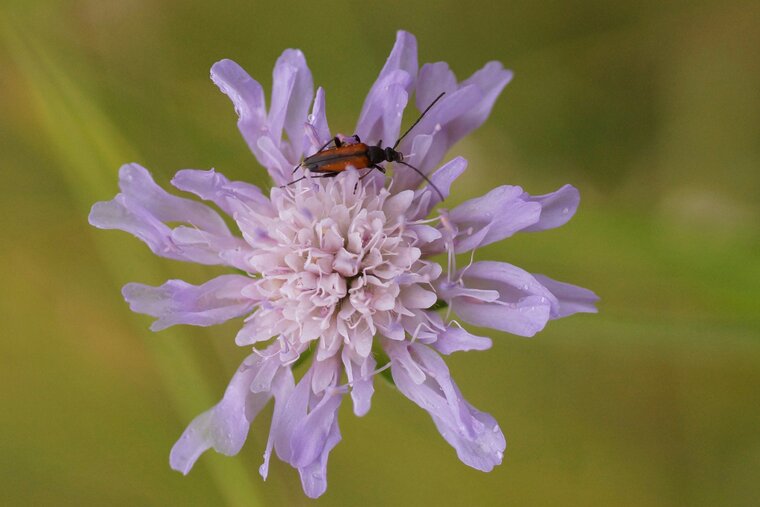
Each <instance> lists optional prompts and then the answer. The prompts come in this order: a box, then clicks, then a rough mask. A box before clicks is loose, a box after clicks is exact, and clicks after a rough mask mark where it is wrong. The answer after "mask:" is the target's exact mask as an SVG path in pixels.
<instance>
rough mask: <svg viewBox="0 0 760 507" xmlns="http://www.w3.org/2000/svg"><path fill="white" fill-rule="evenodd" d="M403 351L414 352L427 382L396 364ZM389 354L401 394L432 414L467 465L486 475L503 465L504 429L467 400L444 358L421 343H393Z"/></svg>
mask: <svg viewBox="0 0 760 507" xmlns="http://www.w3.org/2000/svg"><path fill="white" fill-rule="evenodd" d="M386 343H388V342H386ZM401 348H408V349H409V350H410V351H411V352H412V356H413V357H414V359H415V361H416V362H417V364H418V365H419V368H421V369H422V370H423V371H424V372H425V376H426V380H425V382H423V383H417V382H415V381H414V380H413V379H412V378H411V377H409V375H408V370H407V369H406V368H403V367H400V365H399V364H397V363H396V361H395V356H397V353H398V351H399V349H401ZM386 350H387V352H388V355H389V356H390V357H391V373H392V375H393V380H394V382H395V384H396V386H397V387H398V389H399V391H401V393H402V394H403V395H404V396H406V397H407V398H409V399H410V400H412V401H413V402H415V403H416V404H417V405H419V406H420V407H422V408H423V409H425V410H426V411H427V412H428V413H429V414H430V416H431V417H432V418H433V421H434V422H435V425H436V427H437V428H438V431H439V432H440V433H441V435H442V436H443V437H444V438H445V439H446V441H447V442H448V443H449V444H450V445H451V446H452V447H454V449H455V450H456V451H457V456H459V459H460V460H462V462H463V463H465V464H466V465H469V466H471V467H473V468H476V469H478V470H482V471H484V472H489V471H491V470H492V469H493V467H494V466H496V465H498V464H500V463H501V460H502V457H503V455H504V449H505V447H506V441H505V439H504V435H503V434H502V432H501V429H500V428H499V426H498V424H496V421H495V420H494V419H493V418H492V417H491V416H490V415H488V414H485V413H483V412H480V411H478V410H476V409H475V408H473V406H472V405H470V404H469V403H468V402H467V401H465V400H464V398H463V396H462V393H461V392H460V391H459V388H458V387H457V385H456V384H455V383H454V381H453V380H452V379H451V377H450V374H449V370H448V368H447V367H446V364H445V363H444V362H443V360H441V358H440V356H438V355H437V354H436V353H435V352H434V351H432V350H431V349H429V348H428V347H427V346H425V345H422V344H420V343H415V344H412V345H409V344H398V343H397V342H392V344H391V346H390V347H388V348H386Z"/></svg>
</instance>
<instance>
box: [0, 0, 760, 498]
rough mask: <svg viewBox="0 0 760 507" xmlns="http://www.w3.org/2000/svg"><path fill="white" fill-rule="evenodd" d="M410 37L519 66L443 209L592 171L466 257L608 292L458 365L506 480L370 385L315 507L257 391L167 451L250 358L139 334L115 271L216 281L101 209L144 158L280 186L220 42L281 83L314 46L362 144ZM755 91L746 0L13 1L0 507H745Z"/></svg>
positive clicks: (3, 221)
mask: <svg viewBox="0 0 760 507" xmlns="http://www.w3.org/2000/svg"><path fill="white" fill-rule="evenodd" d="M398 28H405V29H407V30H410V31H411V32H413V33H414V34H415V35H416V36H417V38H418V42H419V48H420V62H421V63H423V62H430V61H438V60H445V61H447V62H449V63H450V64H451V66H452V68H453V69H454V70H455V72H456V73H457V75H458V76H459V77H460V79H461V78H464V77H466V76H467V75H469V74H470V73H471V72H473V71H475V70H476V69H477V68H479V67H480V66H481V65H482V64H483V63H485V62H486V61H487V60H492V59H496V60H500V61H502V62H504V63H505V65H507V66H508V67H510V68H512V69H514V71H515V75H516V77H515V79H514V81H513V82H512V84H510V85H509V86H508V87H507V89H506V90H505V92H504V94H503V95H502V98H501V99H500V100H499V101H498V103H497V105H496V107H495V109H494V112H493V115H492V117H491V118H490V120H489V121H488V122H487V123H486V125H485V126H483V127H482V128H481V129H479V130H478V131H476V132H475V133H474V134H473V135H471V136H469V137H468V138H467V139H466V140H464V141H463V142H461V143H460V144H459V145H457V146H456V147H455V148H454V149H453V151H452V153H451V154H450V156H454V155H455V154H461V155H464V156H465V157H467V158H468V159H469V160H470V168H469V169H468V172H467V173H466V175H465V176H464V177H463V178H461V179H460V180H459V181H458V182H457V184H456V187H455V190H454V196H453V197H452V198H451V200H450V205H452V206H453V205H454V204H455V203H456V202H459V201H462V200H464V199H467V198H471V197H474V196H476V195H479V194H482V193H483V192H485V191H486V190H488V189H489V188H490V187H493V186H495V185H496V184H504V183H511V184H519V185H522V186H523V187H525V188H526V189H527V190H529V191H530V192H532V193H534V194H541V193H545V192H549V191H551V190H553V189H555V188H557V187H559V186H560V185H561V184H564V183H566V182H571V183H573V184H575V185H576V186H578V187H579V188H580V189H581V194H582V205H581V208H580V210H579V213H578V214H577V215H576V217H575V218H574V219H573V220H572V221H571V222H570V223H569V224H568V225H567V226H565V227H563V228H561V229H558V230H554V231H549V232H545V233H541V234H526V235H521V236H519V237H515V238H512V239H509V240H508V241H505V242H503V243H500V244H498V245H492V246H490V247H488V248H484V249H482V250H481V251H479V252H478V258H480V259H488V258H491V259H498V260H504V261H508V262H513V263H515V264H517V265H519V266H522V267H525V268H527V269H529V270H530V271H535V272H544V273H547V274H550V275H551V276H554V277H556V278H558V279H561V280H566V281H569V282H574V283H577V284H580V285H583V286H586V287H590V288H592V289H594V290H595V291H597V293H598V294H599V295H600V296H601V297H602V302H601V304H600V310H601V311H600V313H599V314H598V315H580V316H574V317H572V318H569V319H564V320H561V321H557V322H553V323H551V325H550V326H549V327H548V328H547V329H546V330H545V331H544V332H543V333H541V334H540V335H539V336H537V337H536V338H535V339H530V340H526V339H522V338H517V337H512V336H507V335H498V333H491V334H492V335H493V336H494V338H495V346H494V348H493V349H492V350H490V351H488V352H473V353H468V354H460V355H455V356H454V357H451V358H450V361H449V363H450V366H451V368H452V371H453V373H454V375H455V377H456V379H457V381H458V382H459V384H460V386H461V388H462V390H463V392H464V393H465V395H466V396H467V397H468V399H469V400H470V401H471V402H472V403H473V404H474V405H475V406H477V407H479V408H481V409H483V410H486V411H489V412H491V413H492V414H493V415H494V416H495V417H496V418H497V419H498V420H499V421H500V423H501V426H502V428H503V429H504V432H505V434H506V435H507V439H508V446H507V453H506V456H505V459H504V463H503V465H502V466H501V467H499V468H497V469H496V470H495V471H493V472H492V473H490V474H483V473H480V472H477V471H474V470H471V469H469V468H467V467H466V466H464V465H462V464H461V463H460V462H459V461H458V459H457V458H456V455H455V453H454V451H453V450H452V449H451V448H450V447H449V446H448V445H447V444H446V443H445V442H444V441H443V439H442V438H440V436H439V435H438V434H437V432H436V431H435V428H434V426H433V424H432V422H431V421H430V419H429V417H428V416H427V415H426V414H425V413H423V412H422V411H421V410H419V409H418V408H417V407H416V406H414V405H412V404H411V403H410V402H409V401H408V400H406V399H404V398H403V397H402V396H400V395H399V394H398V393H396V392H394V389H393V388H392V387H391V386H389V385H387V384H385V383H383V382H378V386H377V393H376V396H375V398H374V401H373V404H374V406H373V409H372V411H371V412H370V413H369V415H367V416H366V417H364V418H362V419H358V418H355V417H354V416H353V415H352V414H351V413H350V410H348V409H349V408H350V407H349V406H348V404H344V407H343V408H344V409H346V410H342V412H341V430H342V432H343V441H342V443H341V444H340V445H339V446H338V447H337V448H336V449H335V450H334V451H333V453H332V455H331V457H330V464H329V472H328V475H329V481H330V486H329V488H328V491H327V493H326V494H325V495H324V497H322V498H321V499H320V500H318V501H316V502H311V501H308V500H307V499H305V498H304V497H303V495H302V493H301V490H300V485H299V483H298V478H297V474H296V472H295V471H294V470H292V469H290V468H289V467H288V466H285V465H283V464H282V463H280V462H279V461H276V460H274V462H273V466H272V470H271V471H270V478H269V480H268V481H267V482H262V481H261V479H260V478H259V476H258V474H257V467H258V464H259V462H260V457H261V453H262V452H263V448H264V443H265V440H266V434H267V431H268V425H269V414H270V412H271V409H269V410H267V411H265V412H264V414H263V415H262V416H260V418H259V419H258V420H257V421H256V423H255V424H254V425H253V430H252V433H251V435H250V437H249V441H248V443H247V444H246V446H245V447H244V449H243V451H242V452H241V453H240V455H239V456H237V457H234V458H227V457H223V456H218V455H215V454H213V453H208V454H206V455H204V456H203V457H202V458H201V459H200V461H199V463H198V464H197V465H196V467H195V469H194V470H193V471H192V472H191V474H190V475H189V476H188V477H183V476H181V475H180V474H178V473H176V472H173V471H171V470H170V469H169V467H168V452H169V449H170V447H171V445H172V444H173V443H174V441H175V439H176V438H177V437H178V436H179V435H180V433H181V431H182V430H183V429H184V427H185V425H186V424H187V423H188V422H189V421H190V420H191V419H192V418H193V417H194V416H195V415H196V414H198V413H199V412H201V411H203V410H205V409H206V408H208V407H209V406H211V405H212V404H213V403H215V402H216V400H217V399H218V398H220V397H221V395H222V393H223V390H224V387H225V386H226V383H227V381H228V379H229V377H230V376H231V374H232V372H233V371H234V369H235V368H236V366H237V365H238V363H239V361H240V360H241V359H242V358H243V357H244V355H245V354H246V352H245V350H243V349H239V348H237V347H235V346H234V343H233V341H232V337H233V336H234V333H235V329H236V326H238V325H239V323H238V322H233V323H230V324H228V325H225V326H221V327H216V328H210V329H192V328H189V327H177V328H171V329H170V330H167V331H163V332H161V333H158V334H152V333H150V332H149V331H148V330H147V327H148V324H149V322H150V319H149V318H148V317H145V316H139V315H134V314H132V313H130V312H129V310H128V308H127V305H126V304H125V303H124V302H123V301H122V299H121V296H120V294H119V288H120V287H121V286H122V285H123V284H124V283H126V282H129V281H140V282H144V283H151V284H160V283H162V282H163V281H164V280H165V279H167V278H169V277H176V278H183V279H186V280H188V281H190V282H193V283H199V282H201V281H203V280H205V279H206V278H208V276H209V274H212V273H216V272H218V271H217V270H214V269H211V268H204V267H198V266H192V265H188V264H183V263H178V262H172V261H168V260H162V259H158V258H155V257H153V256H152V255H151V254H150V253H149V252H148V250H147V248H146V247H145V246H144V245H142V244H141V243H140V242H139V241H137V240H136V239H133V238H131V237H129V236H128V235H127V234H124V233H119V232H111V231H109V232H104V231H98V230H95V229H93V228H91V227H89V226H88V225H87V221H86V216H87V212H88V210H89V207H90V205H91V204H92V203H93V202H95V201H97V200H104V199H110V198H111V197H112V196H113V195H114V194H115V193H116V191H117V169H118V167H119V166H120V165H121V164H122V163H124V162H128V161H136V162H140V163H141V164H143V165H145V166H147V167H148V168H150V169H151V170H152V171H153V174H154V175H155V176H156V180H157V181H159V182H163V183H166V182H168V180H169V178H170V176H171V175H172V174H173V173H174V171H176V170H178V169H181V168H199V169H207V168H210V167H216V168H217V169H218V170H220V171H223V172H224V173H225V174H226V175H228V176H230V177H231V178H234V179H245V180H249V181H252V182H254V183H256V184H259V185H261V186H264V187H266V186H267V185H268V182H267V180H266V178H265V173H264V171H263V170H262V169H261V168H260V167H259V166H258V165H257V163H256V161H255V160H254V158H253V157H252V156H251V155H250V154H249V152H248V150H247V148H246V146H245V144H244V142H243V140H242V138H241V137H240V135H239V134H238V132H237V130H236V126H235V120H236V117H235V114H234V112H233V109H232V107H231V105H230V103H229V102H228V100H227V98H226V97H224V96H223V95H222V94H221V93H220V92H219V91H218V90H217V89H216V87H215V86H214V85H213V84H212V83H211V82H210V80H209V79H208V70H209V67H210V65H211V64H212V63H213V62H214V61H216V60H219V59H221V58H225V57H228V58H232V59H234V60H236V61H238V62H239V63H240V64H241V65H243V66H244V67H245V68H246V69H247V70H248V71H249V72H250V74H251V75H253V76H254V77H256V78H257V79H259V80H260V81H261V82H262V84H264V86H265V89H267V90H269V86H270V84H271V70H272V67H273V65H274V62H275V60H276V58H277V56H278V55H279V53H280V52H281V51H282V50H283V49H285V48H287V47H297V48H301V49H303V50H304V52H305V53H306V56H307V59H308V61H309V64H310V66H311V69H312V72H313V73H314V77H315V81H316V83H317V84H319V85H322V86H324V87H325V88H326V90H327V107H328V115H329V120H330V125H331V127H332V128H333V129H334V130H336V131H340V132H343V133H346V134H350V133H351V132H352V128H353V126H354V125H355V121H356V118H357V115H358V111H359V109H360V107H361V104H362V101H363V98H364V94H365V93H366V91H367V90H368V89H369V86H370V85H371V83H372V82H373V80H374V79H375V77H376V75H377V73H378V72H379V70H380V68H381V67H382V65H383V62H384V60H385V58H386V56H387V54H388V52H389V51H390V48H391V46H392V44H393V40H394V36H395V35H394V34H395V30H396V29H398ZM759 90H760V3H758V2H756V1H738V0H702V1H700V0H683V1H679V0H675V1H668V2H661V1H652V0H644V1H633V0H628V1H620V0H616V1H612V2H610V1H606V0H605V1H600V0H563V1H542V2H533V1H528V0H507V1H504V2H478V1H470V2H464V3H463V2H458V1H452V0H441V1H438V2H435V3H430V2H424V1H416V2H410V1H386V2H383V3H376V4H375V3H363V2H362V3H360V2H353V1H344V2H299V3H289V2H266V3H265V2H257V1H243V0H239V1H232V2H224V3H212V2H205V1H200V0H190V1H179V0H162V1H156V0H123V1H118V2H117V1H102V0H70V1H35V0H23V1H22V0H18V1H14V0H2V2H0V174H1V175H2V178H1V179H0V181H1V182H2V185H0V227H1V230H2V238H3V239H2V242H1V243H0V244H1V245H2V247H1V248H0V281H1V282H0V283H2V289H1V290H0V312H1V313H0V327H1V329H2V332H1V336H0V504H2V505H111V506H120V505H124V506H142V505H150V506H153V505H157V506H158V505H160V506H162V505H235V506H237V505H241V506H243V505H247V506H257V505H310V504H312V503H314V504H316V505H363V506H373V505H478V506H486V505H514V506H534V505H547V506H549V505H551V506H556V505H563V506H571V505H578V506H588V505H616V506H629V505H630V506H670V505H689V506H724V505H725V506H742V505H746V506H749V505H757V501H758V500H757V499H758V498H760V395H759V394H758V393H759V392H760V312H759V310H760V303H758V301H760V254H759V252H760V228H759V227H758V224H760V221H759V220H758V219H759V218H760V201H759V200H758V195H759V194H760V170H759V169H760V93H759ZM408 121H410V120H409V119H407V122H408Z"/></svg>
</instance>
